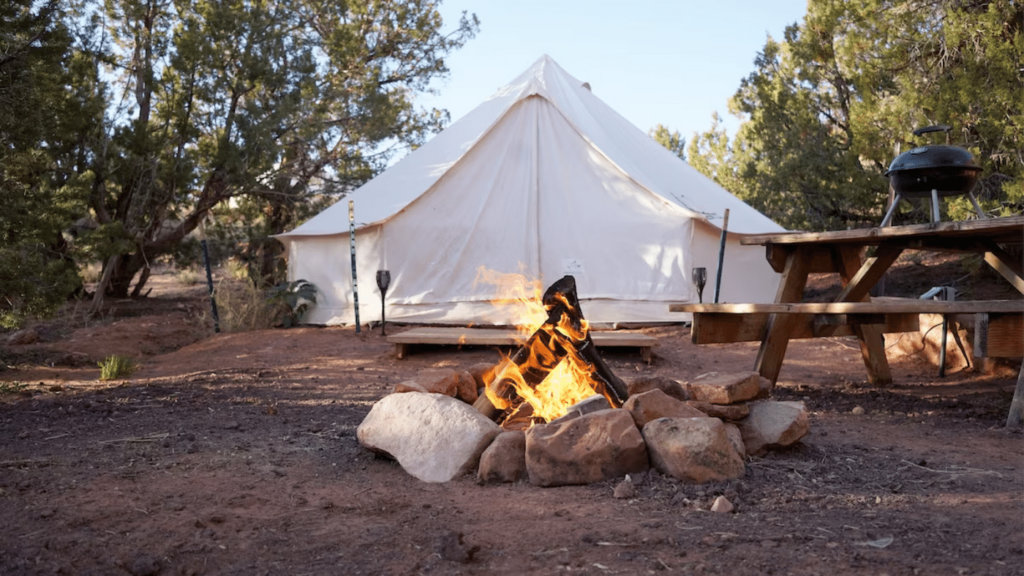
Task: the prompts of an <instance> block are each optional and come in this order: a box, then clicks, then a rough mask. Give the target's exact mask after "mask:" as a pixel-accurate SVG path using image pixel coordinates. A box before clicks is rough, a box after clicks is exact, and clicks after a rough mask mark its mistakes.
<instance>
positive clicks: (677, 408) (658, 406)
mask: <svg viewBox="0 0 1024 576" xmlns="http://www.w3.org/2000/svg"><path fill="white" fill-rule="evenodd" d="M622 409H623V410H625V411H627V412H629V414H630V416H632V417H633V421H634V422H636V427H637V428H643V427H644V424H647V423H648V422H650V421H651V420H657V419H658V418H703V417H705V414H704V413H703V412H701V411H700V410H697V409H696V408H693V407H691V406H689V405H687V404H686V403H685V402H683V401H681V400H677V399H675V398H673V397H671V396H669V395H668V394H666V393H665V392H663V391H662V390H660V389H657V388H656V389H654V390H648V391H647V392H642V393H640V394H637V395H635V396H630V397H629V398H628V399H627V400H626V403H625V404H623V405H622Z"/></svg>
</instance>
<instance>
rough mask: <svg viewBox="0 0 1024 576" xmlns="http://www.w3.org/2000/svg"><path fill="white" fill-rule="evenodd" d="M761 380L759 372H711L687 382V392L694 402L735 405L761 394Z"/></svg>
mask: <svg viewBox="0 0 1024 576" xmlns="http://www.w3.org/2000/svg"><path fill="white" fill-rule="evenodd" d="M760 380H761V375H760V374H758V373H757V372H736V373H722V372H709V373H707V374H701V375H700V376H698V377H697V378H695V379H693V380H692V381H690V382H687V384H686V390H687V391H688V392H689V393H690V396H692V397H693V399H694V400H703V401H704V402H710V403H712V404H733V403H735V402H742V401H744V400H750V399H752V398H754V397H755V396H757V395H758V394H759V393H760V392H761V387H760Z"/></svg>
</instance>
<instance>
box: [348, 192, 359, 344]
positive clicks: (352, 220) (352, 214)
mask: <svg viewBox="0 0 1024 576" xmlns="http://www.w3.org/2000/svg"><path fill="white" fill-rule="evenodd" d="M355 205H356V203H355V201H354V200H349V201H348V245H349V252H350V253H351V255H352V304H353V306H355V313H356V334H358V333H359V284H358V283H357V282H356V206H355Z"/></svg>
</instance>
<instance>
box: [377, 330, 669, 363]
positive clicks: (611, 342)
mask: <svg viewBox="0 0 1024 576" xmlns="http://www.w3.org/2000/svg"><path fill="white" fill-rule="evenodd" d="M590 338H591V340H593V341H594V345H595V346H597V347H598V348H638V349H639V351H640V356H641V357H642V358H643V359H644V361H645V362H650V361H651V348H653V347H654V346H655V345H657V344H658V339H657V338H655V337H653V336H648V335H647V334H640V333H636V332H591V333H590ZM387 340H388V343H390V344H394V345H395V355H396V356H397V357H398V358H399V359H401V358H405V357H406V356H407V355H408V354H409V352H410V349H411V347H412V346H415V345H435V346H462V345H466V346H515V345H516V344H517V343H518V340H517V333H516V331H515V330H512V329H498V328H450V327H436V326H421V327H417V328H412V329H409V330H406V331H405V332H400V333H398V334H391V335H389V336H388V337H387Z"/></svg>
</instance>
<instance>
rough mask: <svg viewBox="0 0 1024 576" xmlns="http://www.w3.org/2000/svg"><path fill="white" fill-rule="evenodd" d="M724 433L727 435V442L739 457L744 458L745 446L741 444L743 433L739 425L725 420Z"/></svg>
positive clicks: (745, 454)
mask: <svg viewBox="0 0 1024 576" xmlns="http://www.w3.org/2000/svg"><path fill="white" fill-rule="evenodd" d="M725 435H726V436H728V437H729V443H730V444H732V447H733V448H735V449H736V453H737V454H739V455H740V458H746V457H747V447H746V445H744V444H743V433H742V432H740V427H739V426H737V425H736V424H733V423H732V422H726V423H725Z"/></svg>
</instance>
